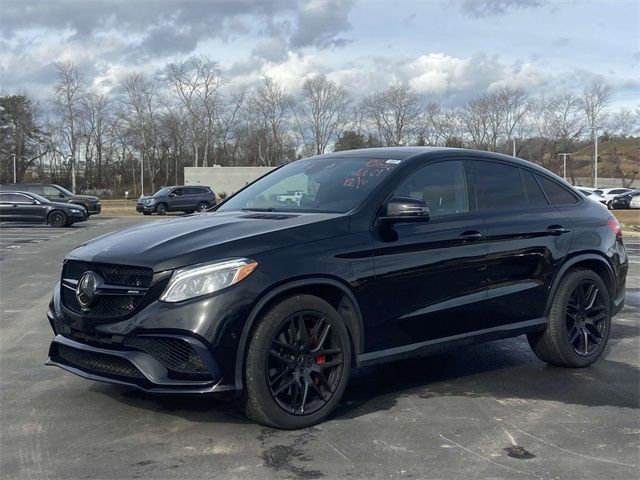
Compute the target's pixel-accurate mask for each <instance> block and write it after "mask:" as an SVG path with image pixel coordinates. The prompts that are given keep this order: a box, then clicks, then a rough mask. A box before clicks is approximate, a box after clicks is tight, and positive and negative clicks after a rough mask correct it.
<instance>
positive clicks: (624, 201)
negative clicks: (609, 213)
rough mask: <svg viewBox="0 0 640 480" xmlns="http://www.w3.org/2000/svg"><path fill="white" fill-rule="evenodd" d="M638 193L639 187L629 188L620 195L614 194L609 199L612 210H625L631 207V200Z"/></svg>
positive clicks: (639, 193) (639, 191)
mask: <svg viewBox="0 0 640 480" xmlns="http://www.w3.org/2000/svg"><path fill="white" fill-rule="evenodd" d="M638 195H640V189H636V190H631V191H629V192H626V193H623V194H621V195H616V196H615V197H613V200H611V208H612V209H614V210H623V209H624V210H626V209H628V208H631V200H633V198H634V197H637V196H638Z"/></svg>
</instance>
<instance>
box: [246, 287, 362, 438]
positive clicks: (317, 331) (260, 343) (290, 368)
mask: <svg viewBox="0 0 640 480" xmlns="http://www.w3.org/2000/svg"><path fill="white" fill-rule="evenodd" d="M256 322H257V326H256V327H255V330H253V331H252V333H251V340H250V342H249V346H248V350H247V355H246V360H245V363H244V388H243V392H242V396H241V397H240V398H239V403H240V405H241V407H242V408H243V410H244V411H245V413H246V415H247V416H248V417H249V418H251V419H252V420H254V421H256V422H258V423H261V424H262V425H266V426H269V427H275V428H283V429H295V428H306V427H310V426H311V425H315V424H317V423H318V422H321V421H322V420H324V419H325V418H326V417H327V416H328V415H329V414H331V412H332V411H333V410H334V409H335V408H336V406H337V405H338V403H339V402H340V399H341V398H342V395H343V394H344V391H345V389H346V388H347V384H348V382H349V375H350V373H351V361H352V356H351V348H352V345H351V338H350V335H349V331H348V330H347V327H346V325H345V321H344V319H343V318H342V317H341V316H340V314H339V313H338V312H337V310H336V309H335V308H334V307H333V306H332V305H331V304H330V303H328V302H327V301H325V300H323V299H321V298H318V297H316V296H314V295H308V294H297V295H292V296H290V297H286V298H284V299H282V300H280V301H279V302H278V303H276V304H274V305H273V306H271V307H270V308H269V309H268V310H267V311H266V312H264V314H262V315H261V316H260V317H259V318H258V319H257V320H256Z"/></svg>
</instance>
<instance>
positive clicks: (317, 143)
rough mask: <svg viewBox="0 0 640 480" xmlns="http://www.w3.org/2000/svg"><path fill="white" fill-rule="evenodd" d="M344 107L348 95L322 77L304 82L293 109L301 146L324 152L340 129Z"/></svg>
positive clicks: (346, 105)
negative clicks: (301, 142)
mask: <svg viewBox="0 0 640 480" xmlns="http://www.w3.org/2000/svg"><path fill="white" fill-rule="evenodd" d="M348 106H349V94H348V92H347V91H346V90H345V89H344V88H342V87H340V86H338V85H336V84H335V83H334V82H332V81H331V80H328V79H327V78H326V77H325V76H324V75H320V76H317V77H315V78H310V79H307V80H305V82H304V83H303V85H302V94H301V95H300V99H299V101H298V103H297V105H295V107H294V108H293V113H294V116H295V119H296V125H297V129H298V132H299V134H300V136H301V138H302V141H303V143H304V144H305V145H306V146H307V147H308V148H309V149H310V150H311V151H313V152H314V153H315V154H322V153H324V152H325V150H326V148H327V146H328V144H329V143H330V142H331V141H332V140H333V139H334V138H335V137H336V135H337V134H338V133H339V131H340V130H341V129H342V128H343V127H344V125H345V123H346V120H347V113H348Z"/></svg>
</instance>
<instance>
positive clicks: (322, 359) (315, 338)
mask: <svg viewBox="0 0 640 480" xmlns="http://www.w3.org/2000/svg"><path fill="white" fill-rule="evenodd" d="M311 344H312V346H313V347H315V346H316V345H317V344H318V336H317V335H314V336H313V339H312V341H311ZM325 361H326V359H325V357H324V355H318V356H317V357H316V363H317V364H318V365H322V364H323V363H324V362H325ZM313 381H314V382H315V384H316V385H320V379H319V378H318V377H316V378H314V380H313Z"/></svg>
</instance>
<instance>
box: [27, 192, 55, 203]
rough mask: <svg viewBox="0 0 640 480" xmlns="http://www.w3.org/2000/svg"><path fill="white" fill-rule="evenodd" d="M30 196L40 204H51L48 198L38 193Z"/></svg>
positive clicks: (30, 193) (31, 193)
mask: <svg viewBox="0 0 640 480" xmlns="http://www.w3.org/2000/svg"><path fill="white" fill-rule="evenodd" d="M29 196H31V197H33V198H35V199H36V200H38V201H39V202H40V203H51V201H50V200H49V199H48V198H44V197H42V196H40V195H38V194H37V193H33V192H29Z"/></svg>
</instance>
